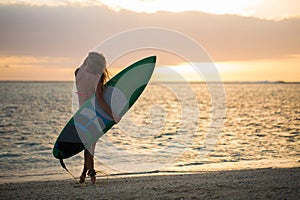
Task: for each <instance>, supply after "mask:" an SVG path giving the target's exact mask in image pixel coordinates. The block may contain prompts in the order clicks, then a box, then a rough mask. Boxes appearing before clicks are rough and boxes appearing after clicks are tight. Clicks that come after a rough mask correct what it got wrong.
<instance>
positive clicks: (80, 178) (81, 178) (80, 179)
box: [79, 175, 85, 183]
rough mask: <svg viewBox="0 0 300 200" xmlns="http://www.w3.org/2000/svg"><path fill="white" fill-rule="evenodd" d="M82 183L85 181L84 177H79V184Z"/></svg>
mask: <svg viewBox="0 0 300 200" xmlns="http://www.w3.org/2000/svg"><path fill="white" fill-rule="evenodd" d="M84 181H85V175H81V176H80V177H79V183H84Z"/></svg>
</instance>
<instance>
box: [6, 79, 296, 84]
mask: <svg viewBox="0 0 300 200" xmlns="http://www.w3.org/2000/svg"><path fill="white" fill-rule="evenodd" d="M0 83H74V81H55V80H53V81H47V80H40V81H38V80H0ZM151 83H154V84H163V83H165V84H184V83H186V82H176V81H153V82H151ZM188 83H190V84H208V83H210V84H300V81H299V82H297V81H296V82H294V81H291V82H285V81H224V82H204V81H199V82H197V81H190V82H188Z"/></svg>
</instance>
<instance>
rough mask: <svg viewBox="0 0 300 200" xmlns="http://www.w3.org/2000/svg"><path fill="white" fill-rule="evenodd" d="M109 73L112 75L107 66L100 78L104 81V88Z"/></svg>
mask: <svg viewBox="0 0 300 200" xmlns="http://www.w3.org/2000/svg"><path fill="white" fill-rule="evenodd" d="M109 75H110V73H109V71H108V70H107V69H106V68H105V69H104V71H103V73H102V75H101V78H100V81H101V83H102V89H104V87H105V83H106V82H107V81H108V79H109Z"/></svg>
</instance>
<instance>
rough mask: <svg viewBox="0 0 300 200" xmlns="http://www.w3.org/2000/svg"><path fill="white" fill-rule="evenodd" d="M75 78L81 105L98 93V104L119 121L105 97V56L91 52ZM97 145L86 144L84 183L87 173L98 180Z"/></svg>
mask: <svg viewBox="0 0 300 200" xmlns="http://www.w3.org/2000/svg"><path fill="white" fill-rule="evenodd" d="M75 78H76V87H77V94H78V100H79V105H80V106H82V105H83V104H84V102H85V101H86V100H88V99H89V98H90V97H91V96H92V95H93V94H94V93H96V98H97V101H98V104H99V105H100V106H101V108H102V109H103V110H104V111H105V112H106V113H107V114H109V115H110V116H111V117H112V118H113V119H114V121H115V122H116V123H118V122H119V121H120V117H119V116H117V115H115V114H114V113H113V112H112V110H111V108H110V107H109V106H108V105H107V104H106V103H105V101H104V98H103V89H104V84H105V82H106V80H107V78H108V70H107V69H106V60H105V57H104V56H103V55H102V54H99V53H97V52H90V53H89V54H88V56H87V57H86V58H85V60H84V62H83V64H82V65H81V66H80V67H79V68H77V69H76V71H75ZM95 145H96V144H91V145H86V146H85V150H84V166H83V171H82V173H81V176H80V181H79V182H80V183H84V181H85V177H86V175H89V176H90V177H91V181H92V183H95V181H96V171H95V169H94V150H95Z"/></svg>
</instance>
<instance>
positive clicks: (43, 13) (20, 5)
mask: <svg viewBox="0 0 300 200" xmlns="http://www.w3.org/2000/svg"><path fill="white" fill-rule="evenodd" d="M145 27H157V28H160V29H166V30H172V31H174V32H176V33H180V34H181V35H184V36H186V37H187V38H190V39H191V40H192V41H194V42H196V43H197V44H198V45H199V46H200V47H202V48H203V49H204V51H205V52H206V53H207V55H208V56H209V57H210V59H211V60H212V62H213V63H214V65H215V66H216V68H217V70H218V72H219V74H220V76H221V78H222V80H224V81H264V80H269V81H279V80H280V81H281V80H282V81H300V75H299V74H300V37H299V35H300V1H298V0H239V1H236V0H222V1H220V0H197V1H196V0H187V1H179V0H173V1H170V0H144V1H142V0H136V1H134V0H128V1H117V0H109V1H108V0H107V1H106V0H102V1H101V0H98V1H97V0H82V1H80V0H75V1H74V0H68V1H67V0H61V1H53V0H52V1H50V0H32V1H28V0H19V1H18V0H14V1H10V0H0V44H1V45H0V80H42V81H43V80H44V81H48V80H60V81H69V80H73V79H74V76H73V71H74V69H75V68H76V67H78V66H79V65H80V64H81V63H82V60H83V59H84V57H85V56H86V55H87V53H88V52H89V51H91V50H93V49H94V48H95V47H96V46H97V45H98V44H101V43H103V42H104V41H107V40H108V39H109V38H112V37H114V36H116V35H118V34H122V33H124V32H126V31H130V30H135V29H143V28H145ZM139 39H140V40H147V41H148V43H149V44H151V43H153V44H154V43H157V42H158V43H161V44H162V45H163V44H164V43H165V42H166V41H168V40H170V38H168V37H164V38H159V39H157V38H155V41H154V39H153V38H152V37H151V36H145V37H144V38H143V37H142V38H137V40H136V41H134V40H133V41H130V42H131V43H135V42H136V45H138V42H137V41H138V40H139ZM157 40H159V41H157ZM119 45H120V48H121V47H122V46H126V45H128V44H127V43H126V41H124V42H122V43H120V44H119ZM174 45H176V46H177V47H178V46H179V47H181V50H182V51H181V52H184V53H183V54H184V55H186V56H187V57H189V58H190V59H189V60H188V62H189V63H204V62H206V61H203V59H202V56H199V55H197V53H196V51H195V49H193V48H188V47H186V46H185V45H184V44H181V43H180V42H178V43H176V44H174ZM112 48H114V49H112V50H111V51H117V50H116V49H118V46H113V47H112ZM101 53H103V54H104V55H106V54H109V53H110V52H101ZM148 54H156V55H157V56H158V60H159V63H158V67H157V69H156V71H155V73H156V74H155V76H154V79H156V80H158V81H164V80H165V81H169V80H172V77H170V75H168V74H169V72H170V71H168V70H166V69H171V70H173V71H176V72H177V73H180V74H183V75H184V76H185V77H186V79H189V80H192V81H198V80H199V79H201V78H200V77H199V76H195V73H197V72H195V70H193V68H192V66H191V65H190V64H187V63H185V62H186V61H187V60H186V59H184V58H183V56H182V55H178V54H177V55H175V54H174V53H173V54H172V52H163V51H160V50H157V49H156V50H155V49H154V50H152V52H151V50H149V49H148V50H147V51H141V52H134V51H133V52H128V53H127V54H126V55H120V58H119V59H117V60H109V64H110V65H109V66H108V67H109V70H110V71H112V73H113V74H114V73H116V72H117V71H119V70H120V69H121V68H123V67H125V66H127V65H129V64H130V63H132V62H134V61H136V60H137V59H138V58H140V57H141V56H144V55H148ZM200 66H202V65H200Z"/></svg>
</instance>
